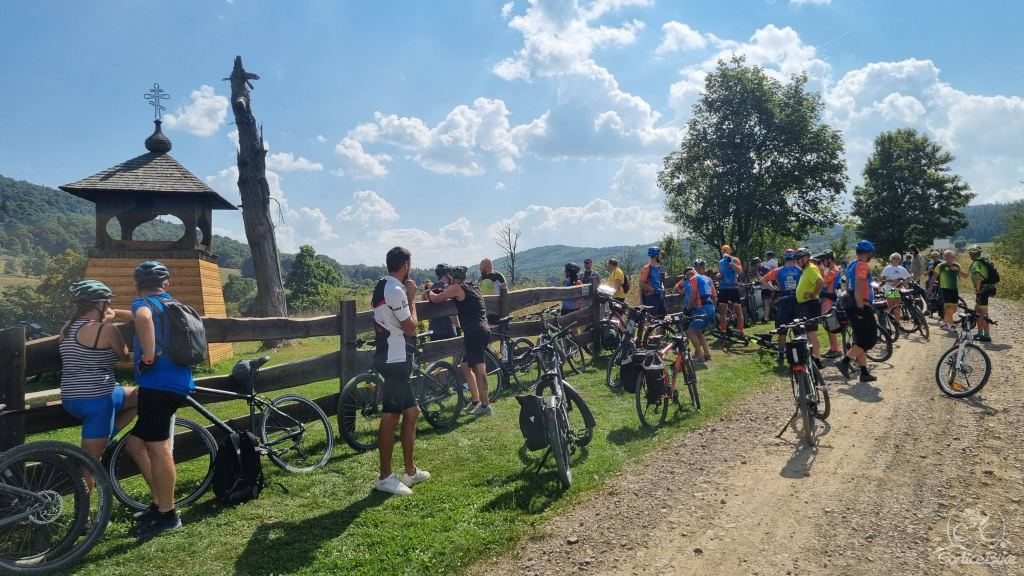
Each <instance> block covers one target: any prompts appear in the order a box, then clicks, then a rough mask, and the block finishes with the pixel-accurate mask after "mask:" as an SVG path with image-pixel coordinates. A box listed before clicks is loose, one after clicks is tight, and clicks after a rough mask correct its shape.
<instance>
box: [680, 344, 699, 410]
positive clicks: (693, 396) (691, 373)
mask: <svg viewBox="0 0 1024 576" xmlns="http://www.w3.org/2000/svg"><path fill="white" fill-rule="evenodd" d="M683 370H684V371H685V372H684V374H683V380H684V381H685V382H686V390H687V391H688V392H689V393H690V404H691V405H692V406H693V409H694V410H700V391H699V390H698V389H697V370H696V368H694V366H693V359H692V358H690V355H689V354H687V356H686V361H685V362H684V363H683Z"/></svg>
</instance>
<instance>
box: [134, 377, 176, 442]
mask: <svg viewBox="0 0 1024 576" xmlns="http://www.w3.org/2000/svg"><path fill="white" fill-rule="evenodd" d="M184 405H185V396H182V395H181V394H175V393H174V392H168V391H166V390H154V389H152V388H139V417H138V419H136V421H135V427H134V428H132V436H137V437H138V438H139V439H140V440H142V441H143V442H163V441H165V440H167V439H168V438H170V437H171V423H172V422H173V421H174V413H175V412H176V411H177V410H178V408H181V407H182V406H184Z"/></svg>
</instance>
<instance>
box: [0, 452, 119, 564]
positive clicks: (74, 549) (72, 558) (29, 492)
mask: <svg viewBox="0 0 1024 576" xmlns="http://www.w3.org/2000/svg"><path fill="white" fill-rule="evenodd" d="M83 470H85V471H87V472H88V473H89V474H91V475H92V477H93V478H94V481H95V488H94V490H93V491H92V493H91V494H90V491H89V488H88V486H87V484H86V480H85V476H84V475H83ZM110 492H111V489H110V481H109V479H108V478H107V475H106V472H104V471H103V469H102V467H101V466H100V463H99V462H97V461H96V459H95V458H93V457H92V456H91V455H89V454H88V453H86V452H84V451H81V450H80V449H79V448H78V447H77V446H72V445H70V444H65V443H63V442H50V441H48V442H33V443H31V444H24V445H21V446H17V447H15V448H13V449H11V450H9V451H8V452H6V453H5V454H3V456H0V519H13V518H15V517H21V519H20V520H14V521H12V522H9V523H7V524H6V525H5V526H3V527H0V573H4V574H45V573H49V572H52V571H55V570H60V569H63V568H67V567H69V566H70V565H71V564H73V563H75V562H77V561H78V560H79V559H81V557H82V556H84V555H85V554H87V553H88V552H89V550H91V549H92V547H93V546H94V545H95V544H96V542H97V541H98V540H99V538H100V537H102V536H103V533H104V532H105V531H106V528H107V524H108V523H109V521H110V514H111V510H112V498H111V493H110ZM94 500H95V502H94ZM91 514H95V521H94V522H93V523H92V525H91V526H90V525H88V524H89V517H90V515H91Z"/></svg>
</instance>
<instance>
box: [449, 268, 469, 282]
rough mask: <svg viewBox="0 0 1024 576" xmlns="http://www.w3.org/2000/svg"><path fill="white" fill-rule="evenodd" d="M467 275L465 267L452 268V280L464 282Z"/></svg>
mask: <svg viewBox="0 0 1024 576" xmlns="http://www.w3.org/2000/svg"><path fill="white" fill-rule="evenodd" d="M468 275H469V269H468V268H466V267H465V266H453V267H452V278H455V279H456V280H465V279H466V278H467V276H468Z"/></svg>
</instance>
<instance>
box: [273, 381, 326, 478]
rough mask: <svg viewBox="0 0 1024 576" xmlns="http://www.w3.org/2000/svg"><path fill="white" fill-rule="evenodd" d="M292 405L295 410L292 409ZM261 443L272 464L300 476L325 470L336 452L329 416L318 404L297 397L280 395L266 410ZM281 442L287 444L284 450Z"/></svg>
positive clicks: (294, 395)
mask: <svg viewBox="0 0 1024 576" xmlns="http://www.w3.org/2000/svg"><path fill="white" fill-rule="evenodd" d="M289 403H290V405H292V406H295V407H294V408H290V407H288V406H289ZM279 433H280V435H281V438H280V440H278V438H277V437H278V435H279ZM260 441H262V442H263V444H265V445H266V446H267V448H268V452H267V456H268V457H269V458H270V461H271V462H273V463H274V464H275V465H277V467H278V468H280V469H282V470H286V471H288V472H292V473H296V474H306V473H308V472H312V471H313V470H316V469H317V468H322V467H323V466H324V465H325V464H327V461H328V460H330V459H331V454H333V453H334V430H332V429H331V421H330V419H328V418H327V414H326V413H325V412H324V411H323V408H321V407H320V406H319V405H318V404H317V403H316V402H313V401H312V400H310V399H309V398H305V397H303V396H299V395H297V394H284V395H282V396H278V397H277V398H274V399H273V400H272V401H271V402H270V404H267V406H266V407H265V408H264V409H263V416H262V417H261V418H260ZM279 443H281V444H284V447H283V448H282V449H278V448H277V447H276V445H277V444H279ZM300 444H301V446H300ZM289 454H295V455H298V457H299V459H297V460H293V459H292V458H291V456H289Z"/></svg>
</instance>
